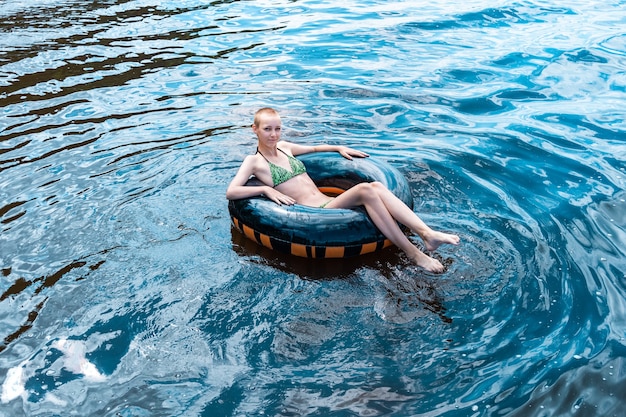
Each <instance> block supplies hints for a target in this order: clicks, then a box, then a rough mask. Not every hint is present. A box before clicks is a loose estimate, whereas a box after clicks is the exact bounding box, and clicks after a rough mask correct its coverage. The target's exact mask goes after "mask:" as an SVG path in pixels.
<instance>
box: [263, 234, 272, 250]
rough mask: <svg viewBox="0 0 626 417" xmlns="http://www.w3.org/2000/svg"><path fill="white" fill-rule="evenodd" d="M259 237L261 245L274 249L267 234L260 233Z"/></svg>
mask: <svg viewBox="0 0 626 417" xmlns="http://www.w3.org/2000/svg"><path fill="white" fill-rule="evenodd" d="M260 238H261V242H260V243H261V245H263V246H265V247H266V248H270V249H274V248H273V247H272V241H271V240H270V237H269V236H268V235H260Z"/></svg>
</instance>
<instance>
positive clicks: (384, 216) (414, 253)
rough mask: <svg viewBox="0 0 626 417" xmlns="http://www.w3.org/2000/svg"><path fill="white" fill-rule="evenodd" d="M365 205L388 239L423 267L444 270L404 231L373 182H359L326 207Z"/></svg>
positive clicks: (438, 270) (432, 270) (431, 269)
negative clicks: (375, 190) (374, 189)
mask: <svg viewBox="0 0 626 417" xmlns="http://www.w3.org/2000/svg"><path fill="white" fill-rule="evenodd" d="M355 206H364V207H365V210H367V214H369V216H370V218H371V219H372V221H373V222H374V224H375V225H376V227H377V228H378V230H380V231H381V233H382V234H383V235H385V237H386V238H387V239H389V240H390V241H391V242H392V243H393V244H394V245H396V246H397V247H398V248H400V249H401V250H402V251H404V253H406V254H407V256H408V257H409V258H410V259H411V260H412V261H413V262H415V263H416V264H417V265H419V266H421V267H422V268H424V269H426V270H428V271H431V272H443V269H444V268H443V265H442V264H441V263H440V262H439V261H438V260H436V259H434V258H431V257H430V256H427V255H426V254H424V253H422V252H421V251H420V250H419V249H418V248H417V247H415V245H413V244H412V243H411V241H410V240H409V239H408V238H407V237H406V235H405V234H404V233H403V232H402V230H401V229H400V227H399V226H398V223H397V222H396V219H394V218H393V216H392V215H391V213H390V212H389V210H388V209H387V206H386V205H385V203H384V202H383V200H382V199H381V197H380V195H379V194H378V193H377V192H374V191H373V189H372V186H371V184H369V183H363V184H358V185H356V186H354V187H352V188H351V189H349V190H347V191H346V192H344V193H343V194H341V195H339V196H337V197H336V198H335V199H334V200H333V201H331V202H330V203H328V205H326V208H348V207H355Z"/></svg>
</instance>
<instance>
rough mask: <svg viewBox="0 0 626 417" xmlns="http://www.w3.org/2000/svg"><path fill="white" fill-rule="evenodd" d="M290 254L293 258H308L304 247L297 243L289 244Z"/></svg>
mask: <svg viewBox="0 0 626 417" xmlns="http://www.w3.org/2000/svg"><path fill="white" fill-rule="evenodd" d="M291 254H292V255H295V256H300V257H302V258H306V257H308V255H307V253H306V245H301V244H299V243H292V244H291Z"/></svg>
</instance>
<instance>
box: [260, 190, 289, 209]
mask: <svg viewBox="0 0 626 417" xmlns="http://www.w3.org/2000/svg"><path fill="white" fill-rule="evenodd" d="M263 194H264V195H265V197H267V198H269V199H270V200H272V201H273V202H274V203H276V204H278V205H281V206H282V205H283V204H285V205H287V206H292V205H294V204H296V200H294V199H293V198H291V197H289V196H288V195H286V194H283V193H281V192H280V191H276V190H275V189H274V188H271V187H268V188H267V190H266V191H265V192H264V193H263Z"/></svg>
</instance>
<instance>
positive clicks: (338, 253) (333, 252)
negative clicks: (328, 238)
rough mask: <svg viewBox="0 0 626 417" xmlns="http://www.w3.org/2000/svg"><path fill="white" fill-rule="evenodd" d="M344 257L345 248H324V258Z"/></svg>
mask: <svg viewBox="0 0 626 417" xmlns="http://www.w3.org/2000/svg"><path fill="white" fill-rule="evenodd" d="M344 255H345V247H343V246H326V258H343V257H344Z"/></svg>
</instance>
